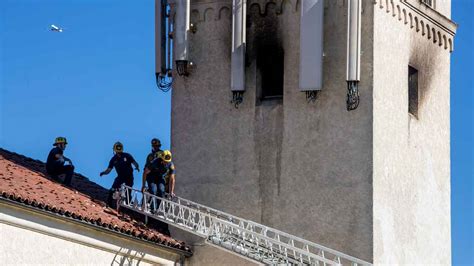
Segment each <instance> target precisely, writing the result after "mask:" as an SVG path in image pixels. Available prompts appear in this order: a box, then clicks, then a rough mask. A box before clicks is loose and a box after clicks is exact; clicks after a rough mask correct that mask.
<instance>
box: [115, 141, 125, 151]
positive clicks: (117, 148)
mask: <svg viewBox="0 0 474 266" xmlns="http://www.w3.org/2000/svg"><path fill="white" fill-rule="evenodd" d="M114 152H123V144H122V143H120V142H119V141H117V142H115V143H114Z"/></svg>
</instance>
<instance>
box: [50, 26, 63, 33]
mask: <svg viewBox="0 0 474 266" xmlns="http://www.w3.org/2000/svg"><path fill="white" fill-rule="evenodd" d="M50 29H51V31H56V32H63V28H61V27H58V26H56V25H51V28H50Z"/></svg>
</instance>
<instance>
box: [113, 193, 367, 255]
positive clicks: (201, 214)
mask: <svg viewBox="0 0 474 266" xmlns="http://www.w3.org/2000/svg"><path fill="white" fill-rule="evenodd" d="M123 189H125V190H130V191H131V192H132V193H130V194H133V192H138V193H141V194H142V195H143V198H142V199H147V198H154V199H155V200H160V206H159V207H158V212H159V213H160V212H161V213H163V217H160V216H159V215H152V214H151V213H150V212H148V210H147V207H146V204H145V203H146V201H144V200H142V205H145V206H143V207H139V206H138V204H136V203H137V202H134V203H135V204H132V202H131V201H130V200H129V198H128V197H125V199H124V198H122V201H121V205H122V206H124V207H126V208H130V209H132V210H135V211H137V212H139V213H142V214H144V215H146V216H151V217H153V218H157V219H159V220H162V221H164V222H167V223H169V222H172V223H173V224H174V225H176V226H178V227H180V228H183V229H185V230H186V231H190V232H192V233H196V234H198V235H200V236H202V237H208V232H210V231H212V228H204V227H202V226H201V228H199V229H200V230H199V232H198V231H196V230H197V229H195V228H193V227H194V226H195V225H197V224H198V223H197V222H196V221H193V222H192V224H193V226H191V225H189V224H186V223H184V226H182V225H180V224H179V223H177V222H175V221H174V219H176V218H177V217H178V215H175V214H173V217H172V218H173V219H171V220H170V219H167V215H166V209H165V207H164V206H165V204H168V205H169V206H174V207H175V208H176V207H178V208H179V209H181V208H183V209H185V210H186V211H188V214H189V215H188V218H189V217H195V215H196V214H197V213H198V214H199V218H198V220H200V219H205V217H206V216H207V217H208V219H210V220H213V218H214V219H216V223H222V224H225V225H227V226H229V227H233V228H235V229H236V230H240V231H243V232H246V233H247V234H252V235H254V236H255V237H256V238H261V239H262V240H265V242H267V243H271V244H272V245H275V246H278V247H279V249H280V251H281V250H282V248H283V250H284V251H285V253H288V251H291V252H292V253H293V254H301V256H305V257H307V258H308V261H311V259H310V258H313V259H315V260H317V261H321V262H323V263H328V264H338V263H336V261H335V260H338V258H337V257H336V258H334V259H335V260H330V259H329V258H326V256H324V257H323V256H320V255H318V254H314V253H312V252H308V250H305V249H302V248H301V249H300V248H298V247H295V246H294V245H291V244H290V243H286V242H282V241H279V240H278V239H280V235H281V236H284V237H286V238H288V239H290V240H291V239H293V236H291V235H289V234H286V233H283V232H282V233H283V234H279V233H280V232H279V231H278V230H274V229H273V228H270V227H267V226H263V225H260V224H258V223H254V222H252V221H248V220H245V219H242V218H239V217H235V216H232V215H228V214H226V213H223V212H220V211H217V210H215V209H212V210H213V211H214V212H216V213H222V214H223V215H222V216H224V217H229V216H230V217H235V219H238V220H241V221H242V222H245V223H250V224H252V227H251V228H249V229H252V228H254V227H257V228H260V229H261V232H265V234H259V233H258V232H255V230H249V229H246V228H245V226H244V227H242V226H241V225H239V224H235V223H234V222H233V221H228V220H225V219H222V218H220V217H211V216H213V215H211V214H209V213H206V212H204V210H207V209H209V208H207V207H205V206H202V205H200V204H198V203H193V204H186V205H184V204H183V201H184V202H185V203H187V202H189V201H188V200H185V199H183V198H179V200H178V202H174V201H172V200H169V199H167V198H161V197H158V196H155V195H152V194H150V193H147V192H145V193H142V192H141V191H139V190H136V189H133V188H131V187H128V186H125V185H123ZM127 194H128V193H127ZM190 205H191V206H192V205H196V206H202V207H201V208H198V209H193V208H192V207H189V206H190ZM162 206H163V207H162ZM201 209H204V210H201ZM178 213H179V211H178ZM200 217H204V218H200ZM192 219H193V220H195V218H192ZM268 232H272V233H274V236H276V238H278V239H275V237H269V236H268ZM306 242H308V243H309V244H314V243H311V242H309V241H306ZM267 246H268V245H267ZM271 249H273V248H270V249H269V250H271ZM293 254H292V255H293ZM320 254H321V253H320ZM322 254H325V253H322ZM297 258H298V256H295V259H297ZM365 264H367V263H365Z"/></svg>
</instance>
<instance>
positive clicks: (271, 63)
mask: <svg viewBox="0 0 474 266" xmlns="http://www.w3.org/2000/svg"><path fill="white" fill-rule="evenodd" d="M283 55H284V52H283V49H282V48H280V47H278V46H264V47H261V49H259V51H258V54H257V66H258V68H259V69H260V76H261V86H262V87H261V99H271V98H281V97H283V61H284V56H283Z"/></svg>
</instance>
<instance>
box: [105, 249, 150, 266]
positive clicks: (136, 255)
mask: <svg viewBox="0 0 474 266" xmlns="http://www.w3.org/2000/svg"><path fill="white" fill-rule="evenodd" d="M143 257H145V253H143V252H138V251H134V252H133V254H132V250H130V249H125V248H120V250H119V251H118V252H117V253H115V256H114V259H113V260H112V262H111V263H110V266H115V265H120V266H122V265H137V266H138V265H140V262H141V261H142V259H143Z"/></svg>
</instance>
